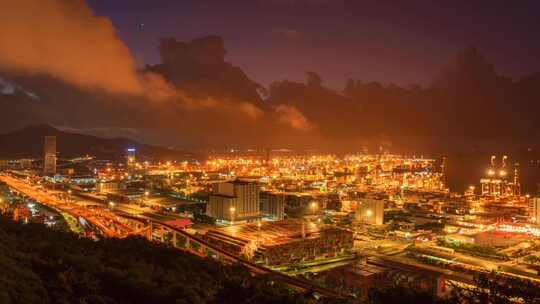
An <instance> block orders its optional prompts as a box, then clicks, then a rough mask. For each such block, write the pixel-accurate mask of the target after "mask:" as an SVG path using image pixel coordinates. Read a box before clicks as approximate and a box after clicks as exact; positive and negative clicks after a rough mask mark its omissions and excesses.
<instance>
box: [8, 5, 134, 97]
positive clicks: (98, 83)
mask: <svg viewBox="0 0 540 304" xmlns="http://www.w3.org/2000/svg"><path fill="white" fill-rule="evenodd" d="M0 3H1V4H0V7H1V9H2V11H4V12H5V13H4V14H2V18H0V66H1V67H3V68H7V69H11V70H16V71H24V72H26V73H30V74H48V75H51V76H54V77H57V78H60V79H62V80H63V81H65V82H67V83H70V84H74V85H77V86H80V87H84V88H101V89H105V90H108V91H111V92H119V93H129V94H140V93H141V92H142V87H141V84H140V81H139V79H138V77H137V73H136V72H135V68H134V60H133V57H132V56H131V54H130V52H129V50H128V48H127V47H126V46H125V45H124V43H123V42H122V41H121V40H120V39H119V38H118V37H117V36H116V33H115V29H114V27H113V25H112V23H111V21H110V20H109V19H108V18H104V17H98V16H95V15H94V13H93V11H92V10H91V9H90V8H89V7H88V6H87V4H86V3H85V2H84V1H83V0H46V1H43V0H15V1H13V0H0Z"/></svg>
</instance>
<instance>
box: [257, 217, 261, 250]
mask: <svg viewBox="0 0 540 304" xmlns="http://www.w3.org/2000/svg"><path fill="white" fill-rule="evenodd" d="M260 239H261V221H259V222H257V247H259V243H260Z"/></svg>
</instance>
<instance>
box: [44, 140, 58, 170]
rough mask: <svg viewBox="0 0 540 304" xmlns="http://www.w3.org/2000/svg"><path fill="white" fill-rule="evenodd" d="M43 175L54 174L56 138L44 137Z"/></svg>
mask: <svg viewBox="0 0 540 304" xmlns="http://www.w3.org/2000/svg"><path fill="white" fill-rule="evenodd" d="M43 174H46V175H54V174H56V136H45V144H44V146H43Z"/></svg>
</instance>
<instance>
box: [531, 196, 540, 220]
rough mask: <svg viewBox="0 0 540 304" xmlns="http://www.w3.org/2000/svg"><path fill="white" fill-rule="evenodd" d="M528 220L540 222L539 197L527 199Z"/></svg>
mask: <svg viewBox="0 0 540 304" xmlns="http://www.w3.org/2000/svg"><path fill="white" fill-rule="evenodd" d="M529 220H530V221H531V222H532V223H535V224H538V223H540V198H538V197H535V198H533V199H531V200H529Z"/></svg>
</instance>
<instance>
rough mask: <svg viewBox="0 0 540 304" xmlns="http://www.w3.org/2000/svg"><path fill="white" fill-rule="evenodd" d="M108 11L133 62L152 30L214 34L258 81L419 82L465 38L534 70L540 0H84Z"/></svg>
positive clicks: (501, 60) (187, 35) (491, 55)
mask: <svg viewBox="0 0 540 304" xmlns="http://www.w3.org/2000/svg"><path fill="white" fill-rule="evenodd" d="M88 4H89V5H90V6H91V7H92V8H93V9H94V10H95V12H96V14H98V15H102V16H108V17H110V18H111V19H112V22H113V23H114V25H115V27H116V29H117V31H118V34H119V35H120V37H121V39H122V40H123V41H124V42H125V43H126V44H127V45H128V47H129V48H130V50H131V52H132V54H133V55H134V57H135V58H136V60H137V64H138V65H143V64H144V63H156V62H158V60H159V57H158V53H157V43H158V39H159V38H160V37H174V38H176V39H178V40H184V41H187V40H191V39H194V38H200V37H203V36H206V35H220V36H222V37H223V38H224V40H225V46H226V48H227V51H228V53H227V57H226V59H227V60H228V61H229V62H231V63H233V64H235V65H237V66H239V67H241V68H242V69H243V70H244V71H246V73H247V74H248V76H249V77H250V78H252V79H254V80H256V81H258V82H260V83H261V84H263V85H268V84H270V83H271V82H272V81H274V80H282V79H290V80H303V79H304V78H305V72H306V71H315V72H317V73H319V74H321V75H322V77H323V79H324V80H325V83H326V84H327V85H329V86H331V87H335V88H342V87H343V85H344V81H345V79H347V78H356V79H360V80H364V81H380V82H383V83H396V84H401V85H407V84H411V83H421V84H427V83H429V82H430V80H431V79H432V77H433V76H434V74H435V73H436V71H438V70H439V69H440V68H441V66H442V65H444V64H445V63H446V62H448V60H449V59H450V58H451V57H452V56H453V55H454V54H455V53H457V52H458V51H460V50H462V49H464V48H466V47H468V46H475V47H477V48H479V49H480V50H481V51H482V52H483V53H484V54H485V56H486V57H487V58H488V59H489V61H491V62H493V63H494V65H495V66H496V68H497V70H498V71H499V72H500V73H502V74H505V75H509V76H512V77H515V78H517V77H520V76H522V75H524V74H527V73H531V72H534V71H538V70H540V56H538V54H539V53H540V40H539V39H538V36H537V35H538V32H539V31H540V18H538V12H539V11H540V2H538V1H534V0H531V1H516V2H512V5H510V2H509V1H494V0H491V1H490V0H487V1H341V0H266V1H264V0H260V1H255V0H251V1H234V0H228V1H207V0H182V1H178V0H152V1H148V0H115V1H110V0H88Z"/></svg>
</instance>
